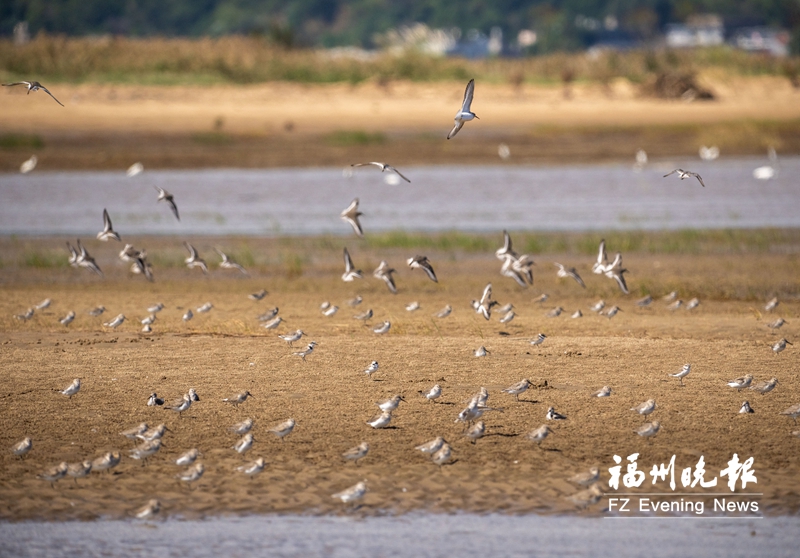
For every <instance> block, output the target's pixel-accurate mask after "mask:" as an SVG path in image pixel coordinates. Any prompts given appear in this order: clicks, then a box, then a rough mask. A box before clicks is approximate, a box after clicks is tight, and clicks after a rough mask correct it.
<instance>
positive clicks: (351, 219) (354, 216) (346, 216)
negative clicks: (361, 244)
mask: <svg viewBox="0 0 800 558" xmlns="http://www.w3.org/2000/svg"><path fill="white" fill-rule="evenodd" d="M340 215H341V217H342V220H344V221H345V222H346V223H347V224H349V225H350V226H351V227H353V232H355V233H356V235H357V236H359V237H362V238H363V236H364V229H362V228H361V223H360V222H359V221H358V218H359V217H360V216H361V215H363V213H361V212H360V211H359V210H358V198H355V199H354V200H353V201H351V202H350V205H348V206H347V207H346V208H345V209H344V211H342V213H341V214H340Z"/></svg>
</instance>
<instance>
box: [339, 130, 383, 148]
mask: <svg viewBox="0 0 800 558" xmlns="http://www.w3.org/2000/svg"><path fill="white" fill-rule="evenodd" d="M325 142H326V143H328V144H329V145H334V146H339V147H349V146H351V145H380V144H382V143H385V142H386V136H385V135H384V134H382V133H380V132H374V133H370V132H365V131H363V130H337V131H335V132H331V133H330V134H328V135H327V136H325Z"/></svg>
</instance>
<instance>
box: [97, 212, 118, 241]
mask: <svg viewBox="0 0 800 558" xmlns="http://www.w3.org/2000/svg"><path fill="white" fill-rule="evenodd" d="M110 238H113V239H114V240H116V241H117V242H119V241H120V237H119V234H117V233H116V232H114V227H113V226H112V225H111V217H109V216H108V210H106V209H103V230H102V231H100V232H99V233H97V240H102V241H104V242H105V241H107V240H108V239H110Z"/></svg>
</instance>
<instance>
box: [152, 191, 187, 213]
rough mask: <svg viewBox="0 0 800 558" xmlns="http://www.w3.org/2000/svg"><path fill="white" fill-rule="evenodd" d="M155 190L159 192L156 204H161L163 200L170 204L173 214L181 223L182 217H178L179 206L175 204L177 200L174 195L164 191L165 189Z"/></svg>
mask: <svg viewBox="0 0 800 558" xmlns="http://www.w3.org/2000/svg"><path fill="white" fill-rule="evenodd" d="M155 189H156V190H157V191H158V200H156V203H158V202H160V201H161V200H164V201H166V202H167V203H168V204H169V207H170V209H172V213H173V214H174V215H175V218H176V219H177V220H178V221H180V220H181V216H180V215H178V206H177V205H176V204H175V198H174V197H173V195H172V194H170V193H169V192H167V191H166V190H164V188H159V187H158V186H155Z"/></svg>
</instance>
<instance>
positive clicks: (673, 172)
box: [664, 169, 679, 178]
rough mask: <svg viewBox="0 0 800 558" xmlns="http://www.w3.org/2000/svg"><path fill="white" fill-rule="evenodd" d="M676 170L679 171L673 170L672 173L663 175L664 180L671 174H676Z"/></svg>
mask: <svg viewBox="0 0 800 558" xmlns="http://www.w3.org/2000/svg"><path fill="white" fill-rule="evenodd" d="M678 170H679V169H675V170H674V171H672V172H668V173H667V174H665V175H664V178H666V177H668V176H669V175H671V174H675V173H676V172H678Z"/></svg>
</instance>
